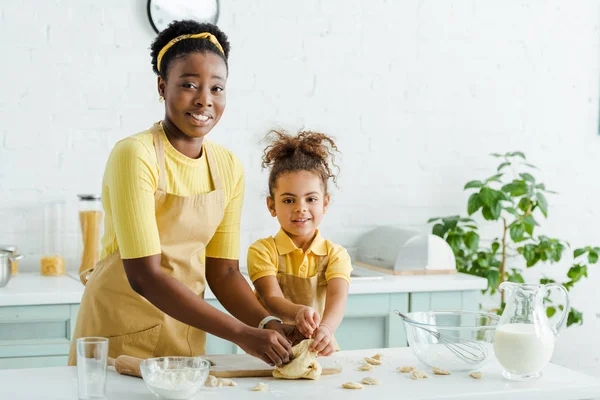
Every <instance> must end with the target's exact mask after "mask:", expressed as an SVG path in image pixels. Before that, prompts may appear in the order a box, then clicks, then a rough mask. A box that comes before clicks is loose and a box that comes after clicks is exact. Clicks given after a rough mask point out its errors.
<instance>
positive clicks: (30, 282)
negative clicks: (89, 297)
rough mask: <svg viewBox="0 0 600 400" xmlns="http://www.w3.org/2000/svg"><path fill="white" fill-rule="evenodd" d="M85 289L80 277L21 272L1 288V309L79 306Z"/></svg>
mask: <svg viewBox="0 0 600 400" xmlns="http://www.w3.org/2000/svg"><path fill="white" fill-rule="evenodd" d="M83 288H84V287H83V285H82V284H81V282H80V281H79V278H78V277H77V278H73V277H72V276H69V275H63V276H42V275H40V274H39V273H33V272H20V273H19V274H18V275H16V276H13V277H12V278H11V280H10V281H9V282H8V285H6V286H4V287H1V288H0V307H3V306H29V305H43V304H78V303H80V302H81V295H82V294H83Z"/></svg>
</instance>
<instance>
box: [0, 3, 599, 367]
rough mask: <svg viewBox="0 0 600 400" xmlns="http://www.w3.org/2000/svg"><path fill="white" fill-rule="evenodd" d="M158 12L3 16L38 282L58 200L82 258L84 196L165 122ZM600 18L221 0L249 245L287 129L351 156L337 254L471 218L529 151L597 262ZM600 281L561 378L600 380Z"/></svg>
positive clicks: (14, 183)
mask: <svg viewBox="0 0 600 400" xmlns="http://www.w3.org/2000/svg"><path fill="white" fill-rule="evenodd" d="M145 3H146V1H145V0H136V1H132V0H128V1H122V0H103V1H101V2H90V1H75V0H54V1H46V2H40V1H37V0H22V1H20V2H16V1H12V0H3V1H0V54H2V55H3V57H2V62H1V63H0V71H1V72H2V77H3V78H2V90H1V91H0V120H1V121H2V124H1V125H0V193H1V196H0V220H1V221H2V223H0V242H2V243H10V244H16V245H18V246H19V247H20V248H21V249H22V251H23V252H25V253H26V254H27V258H26V259H25V260H24V261H23V262H22V265H23V269H37V267H38V261H39V256H40V247H41V243H42V234H41V210H42V205H43V202H44V201H48V200H52V199H60V198H63V199H65V200H67V202H68V205H69V207H70V208H69V209H68V213H67V215H68V217H69V221H68V223H69V225H68V226H69V229H68V232H67V237H68V239H69V240H68V245H69V246H68V250H67V251H68V253H69V256H70V257H73V256H74V255H75V248H76V240H77V238H78V236H77V231H76V228H77V221H76V206H77V205H76V194H77V193H82V192H98V191H99V190H100V180H101V177H102V172H103V169H104V163H105V162H106V158H107V156H108V153H109V151H110V149H111V148H112V145H113V144H114V143H115V142H116V141H117V140H118V139H120V138H122V137H125V136H127V135H131V134H133V133H135V132H138V131H140V130H142V129H145V128H147V127H148V126H150V124H151V123H152V122H154V121H156V120H158V119H160V118H161V117H162V106H161V105H160V104H159V103H158V101H157V97H158V96H157V93H156V86H155V85H156V83H155V82H156V78H155V76H154V75H153V73H152V71H151V68H150V58H149V52H148V47H149V45H150V42H151V41H152V39H153V37H154V33H153V31H152V29H151V27H150V25H149V23H148V22H147V19H146V14H145ZM599 11H600V8H599V1H598V0H589V1H584V0H574V1H568V0H564V1H559V0H554V1H544V2H541V1H534V0H529V1H526V0H522V1H509V2H506V1H491V2H490V1H486V2H483V1H474V0H472V1H467V0H463V1H458V0H457V1H444V2H440V1H416V0H413V1H401V2H400V1H389V0H387V1H386V0H370V1H368V2H367V1H365V0H362V1H360V0H306V1H302V2H298V1H291V0H268V1H267V0H263V1H261V2H249V1H245V0H223V1H222V15H221V20H220V25H221V27H222V28H223V29H224V30H225V31H226V32H227V33H228V34H229V36H230V39H231V43H232V54H231V60H230V66H231V67H230V68H231V71H230V80H229V85H228V93H229V96H228V100H229V104H228V108H227V111H226V114H225V116H224V118H223V119H222V121H221V123H220V125H219V126H218V128H217V129H216V130H215V131H214V132H213V133H212V134H211V138H212V139H213V140H215V141H217V142H219V143H222V144H224V145H226V146H228V147H229V148H231V149H232V150H234V151H235V152H236V153H237V154H238V155H239V157H240V158H241V159H242V161H243V163H244V166H245V168H246V176H247V189H246V190H247V191H246V202H245V206H244V207H245V212H244V219H243V224H242V225H243V226H242V228H243V234H242V246H243V247H247V246H248V245H249V244H250V242H251V241H253V240H254V239H256V238H257V237H260V236H264V235H268V234H272V233H274V232H275V231H276V229H277V225H276V224H275V222H274V221H273V220H272V219H271V218H270V217H269V215H268V213H267V212H266V210H265V207H264V194H265V191H266V175H265V174H264V173H262V172H261V171H260V154H261V147H260V143H259V141H260V139H261V137H262V135H263V134H264V133H265V132H266V131H267V130H268V129H269V128H270V127H272V126H273V125H281V126H283V127H287V128H289V129H292V130H295V129H297V128H299V127H306V128H310V129H315V130H322V131H324V132H327V133H329V134H331V135H334V136H335V137H336V138H337V140H338V144H339V146H340V148H341V150H342V151H343V153H344V156H343V159H342V160H340V166H341V170H342V175H341V177H340V189H339V190H335V191H334V204H333V206H332V207H331V211H330V213H329V214H328V215H327V218H326V221H325V223H324V226H323V230H324V231H325V232H326V233H327V236H328V237H330V238H331V239H332V240H336V241H338V242H341V243H344V244H351V243H353V242H354V241H355V240H356V238H357V237H358V236H359V235H360V234H361V233H362V232H364V231H365V230H366V229H368V228H370V227H372V226H374V225H377V224H390V223H402V224H406V225H410V226H414V227H416V228H418V229H426V227H425V226H424V221H426V219H427V218H428V217H431V216H437V215H448V214H452V213H459V212H463V211H464V209H465V200H466V195H465V194H464V193H463V192H462V190H461V188H462V185H463V184H464V182H466V181H467V180H470V179H473V178H477V177H479V176H483V175H486V174H488V173H490V172H491V171H492V168H493V167H494V166H495V164H494V163H493V160H491V159H490V158H489V157H488V156H487V154H488V153H490V152H503V151H508V150H516V149H518V150H523V151H525V152H526V153H527V155H528V156H529V159H530V160H531V161H532V162H533V163H535V164H537V165H538V166H539V167H540V169H541V171H542V172H543V174H542V177H543V178H544V180H545V181H546V183H547V185H548V186H549V187H551V188H553V189H555V190H557V191H559V192H560V193H561V194H560V196H556V197H554V198H551V199H550V204H551V211H550V219H549V220H548V221H547V223H546V224H545V226H544V229H545V231H546V232H547V233H548V234H550V235H553V236H557V237H560V238H564V239H567V240H569V241H570V242H571V244H572V245H574V246H578V245H584V244H596V245H597V244H599V243H600V235H599V234H598V230H597V226H599V225H600V206H599V205H598V200H597V199H598V197H599V195H600V189H599V180H598V171H600V161H599V160H600V157H599V156H598V154H600V136H599V135H598V108H599V107H598V98H599V96H598V91H599V90H600V89H599V88H600V82H599V79H598V76H599V72H600V68H599V62H598V61H599V60H600V56H599V48H600V46H599V44H600V43H599V40H598V39H599V38H600V35H599V22H600V20H599V18H600V13H599ZM489 232H490V235H494V234H495V231H494V230H492V229H490V230H489ZM71 267H75V265H73V264H72V265H71ZM566 267H567V265H566V263H565V264H563V265H559V266H556V267H547V268H544V270H545V271H549V274H550V275H556V276H560V275H561V274H564V271H565V268H566ZM596 270H597V268H593V269H592V270H591V271H590V277H589V279H588V280H587V281H585V282H583V283H581V284H579V285H577V288H576V290H575V291H574V293H573V300H574V302H575V304H576V305H577V307H578V308H580V309H582V310H584V311H585V318H586V323H585V325H584V326H583V327H581V328H572V329H569V330H568V331H567V332H566V333H565V334H563V335H562V336H561V338H560V341H559V343H558V345H557V350H556V353H555V360H556V361H557V362H560V363H563V364H564V363H567V358H568V356H569V355H570V354H577V358H576V359H574V360H571V361H569V362H568V363H569V365H571V366H576V367H579V368H588V367H596V368H597V366H598V365H600V364H599V363H598V360H599V358H600V350H599V349H598V347H597V345H596V342H597V341H596V338H595V332H597V331H598V329H599V328H600V324H599V323H598V322H597V319H596V318H595V314H596V313H597V312H600V309H599V306H598V304H600V302H599V300H600V298H599V296H600V295H599V294H597V293H598V290H597V289H596V288H597V286H598V284H599V283H600V274H599V273H598V272H597V271H596ZM530 276H531V277H532V278H533V277H535V276H536V274H535V273H530Z"/></svg>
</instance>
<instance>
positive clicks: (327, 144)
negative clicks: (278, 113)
mask: <svg viewBox="0 0 600 400" xmlns="http://www.w3.org/2000/svg"><path fill="white" fill-rule="evenodd" d="M265 141H266V142H267V143H268V146H267V147H266V148H265V150H264V155H263V158H262V167H263V168H271V172H270V174H269V195H270V196H271V197H272V196H273V190H274V189H275V187H276V183H277V178H279V176H281V175H282V174H285V173H288V172H295V171H310V172H314V173H316V174H317V175H318V176H319V178H321V182H322V183H323V191H324V192H325V193H327V181H328V180H329V178H332V180H333V183H334V184H337V173H339V167H338V166H337V165H336V164H335V162H334V161H335V154H334V153H335V152H337V153H339V150H338V148H337V146H336V145H335V142H334V141H333V139H332V138H330V137H329V136H327V135H325V134H323V133H318V132H312V131H300V132H298V134H297V135H295V136H292V135H290V134H288V133H287V132H286V131H284V130H271V131H270V132H269V133H268V134H267V136H266V138H265ZM332 167H333V168H335V169H336V173H333V171H332Z"/></svg>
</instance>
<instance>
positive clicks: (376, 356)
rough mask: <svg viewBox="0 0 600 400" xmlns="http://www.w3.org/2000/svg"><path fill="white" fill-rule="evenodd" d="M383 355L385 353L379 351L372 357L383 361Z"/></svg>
mask: <svg viewBox="0 0 600 400" xmlns="http://www.w3.org/2000/svg"><path fill="white" fill-rule="evenodd" d="M382 357H383V354H381V353H377V354H375V355H374V356H373V357H371V358H372V359H373V360H377V361H381V358H382Z"/></svg>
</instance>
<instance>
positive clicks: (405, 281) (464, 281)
mask: <svg viewBox="0 0 600 400" xmlns="http://www.w3.org/2000/svg"><path fill="white" fill-rule="evenodd" d="M356 270H357V271H359V270H360V269H359V268H356ZM244 272H245V271H242V273H244ZM244 276H245V277H246V279H247V280H248V282H249V283H250V280H249V279H248V276H247V275H244ZM486 286H487V280H486V279H484V278H480V277H477V276H471V275H466V274H445V275H427V276H414V275H413V276H392V275H386V276H363V277H353V278H352V284H351V285H350V294H351V295H352V294H376V293H415V292H442V291H461V290H481V289H485V288H486ZM83 289H84V286H83V285H82V284H81V282H80V281H79V276H78V275H77V273H76V272H71V273H69V274H68V275H64V276H58V277H47V276H41V275H40V274H39V273H33V272H30V273H27V272H23V273H19V274H18V275H17V276H15V277H13V278H12V279H11V280H10V281H9V282H8V285H6V286H5V287H2V288H0V307H2V306H27V305H41V304H78V303H80V302H81V295H82V294H83ZM214 298H215V296H214V294H213V293H212V292H211V290H210V289H209V288H207V290H206V294H205V299H207V300H211V299H214Z"/></svg>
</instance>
